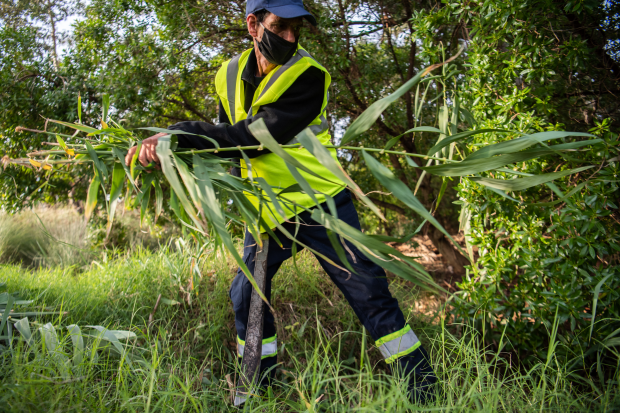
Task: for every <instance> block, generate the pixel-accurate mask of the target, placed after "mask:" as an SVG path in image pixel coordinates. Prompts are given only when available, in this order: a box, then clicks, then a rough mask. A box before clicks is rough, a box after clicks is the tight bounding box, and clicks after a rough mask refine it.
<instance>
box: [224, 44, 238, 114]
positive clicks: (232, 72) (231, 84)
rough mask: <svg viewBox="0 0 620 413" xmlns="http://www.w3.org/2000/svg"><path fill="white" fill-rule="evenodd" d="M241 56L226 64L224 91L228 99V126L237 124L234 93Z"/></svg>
mask: <svg viewBox="0 0 620 413" xmlns="http://www.w3.org/2000/svg"><path fill="white" fill-rule="evenodd" d="M240 58H241V55H237V56H235V57H233V58H232V60H231V61H230V63H228V68H227V69H226V89H227V91H226V92H227V93H226V94H227V95H228V96H227V97H228V108H229V110H230V117H231V119H230V124H231V125H234V124H235V123H237V120H236V119H235V118H236V115H235V93H236V87H237V75H238V73H239V59H240Z"/></svg>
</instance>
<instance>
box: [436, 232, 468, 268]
mask: <svg viewBox="0 0 620 413" xmlns="http://www.w3.org/2000/svg"><path fill="white" fill-rule="evenodd" d="M428 237H429V238H430V239H431V241H432V242H433V245H434V246H435V248H437V250H438V251H439V253H440V254H441V256H442V257H443V258H444V259H445V260H446V262H447V263H448V265H450V266H451V267H452V271H454V273H455V274H458V275H464V274H465V265H469V260H468V259H467V258H465V257H464V256H463V255H462V254H461V253H460V252H459V251H458V250H457V249H456V248H454V246H453V244H452V241H450V240H449V239H448V237H446V236H445V235H444V234H443V233H442V232H441V231H439V230H438V229H437V228H435V227H434V226H432V225H431V226H430V227H429V229H428Z"/></svg>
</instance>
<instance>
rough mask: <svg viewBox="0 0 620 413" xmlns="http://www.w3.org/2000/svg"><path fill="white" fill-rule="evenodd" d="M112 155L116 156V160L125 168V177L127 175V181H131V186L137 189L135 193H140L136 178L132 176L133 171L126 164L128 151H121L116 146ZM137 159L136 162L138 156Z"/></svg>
mask: <svg viewBox="0 0 620 413" xmlns="http://www.w3.org/2000/svg"><path fill="white" fill-rule="evenodd" d="M136 149H137V148H136ZM112 153H113V154H114V156H116V158H117V159H118V162H119V163H120V164H121V166H122V167H123V170H124V171H125V175H127V180H128V181H129V183H131V186H132V187H133V189H135V191H136V192H138V188H136V184H135V182H134V178H133V177H132V175H131V169H129V166H127V165H126V164H125V156H126V155H127V151H122V150H121V149H119V148H117V147H116V146H114V147H112ZM135 158H136V160H137V159H138V158H137V156H136V157H135ZM132 160H133V159H132Z"/></svg>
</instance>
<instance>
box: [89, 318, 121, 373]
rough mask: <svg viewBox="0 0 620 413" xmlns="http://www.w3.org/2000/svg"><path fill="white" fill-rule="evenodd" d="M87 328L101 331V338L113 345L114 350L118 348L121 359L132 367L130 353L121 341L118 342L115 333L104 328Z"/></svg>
mask: <svg viewBox="0 0 620 413" xmlns="http://www.w3.org/2000/svg"><path fill="white" fill-rule="evenodd" d="M86 327H88V328H94V329H95V330H97V331H99V333H100V334H101V336H100V337H101V338H102V339H104V340H106V341H109V342H110V343H112V345H113V346H114V348H116V350H117V351H118V352H119V353H120V355H121V358H122V359H123V360H125V361H126V362H127V365H128V366H129V367H132V364H131V360H130V359H129V356H128V354H127V353H128V352H127V349H126V348H125V346H123V344H122V343H121V342H120V341H118V338H116V336H115V335H114V333H112V332H111V331H110V330H108V329H107V328H105V327H102V326H86Z"/></svg>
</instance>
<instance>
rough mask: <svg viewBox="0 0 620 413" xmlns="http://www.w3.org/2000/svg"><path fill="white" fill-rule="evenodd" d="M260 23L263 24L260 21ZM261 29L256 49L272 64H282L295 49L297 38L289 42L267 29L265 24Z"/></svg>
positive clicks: (291, 55)
mask: <svg viewBox="0 0 620 413" xmlns="http://www.w3.org/2000/svg"><path fill="white" fill-rule="evenodd" d="M260 25H261V26H263V24H262V23H261V24H260ZM263 30H264V31H263V38H262V39H261V41H257V42H258V50H260V52H261V53H262V54H263V56H265V59H267V60H268V61H269V63H273V64H274V65H283V64H284V63H286V62H288V61H289V59H290V58H291V57H293V55H294V54H295V52H296V51H297V44H298V43H299V39H295V41H294V42H289V41H288V40H284V39H283V38H281V37H280V36H278V35H277V34H275V33H273V32H271V31H269V30H267V29H266V28H265V26H263Z"/></svg>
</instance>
